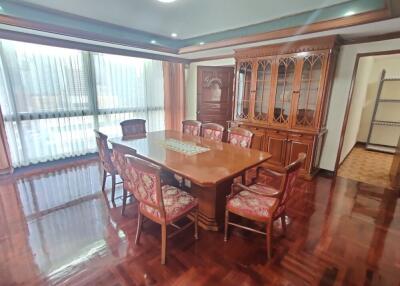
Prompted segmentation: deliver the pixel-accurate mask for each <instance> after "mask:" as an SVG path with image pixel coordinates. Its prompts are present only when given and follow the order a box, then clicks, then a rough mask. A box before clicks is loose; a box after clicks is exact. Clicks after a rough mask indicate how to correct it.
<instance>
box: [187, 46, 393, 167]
mask: <svg viewBox="0 0 400 286" xmlns="http://www.w3.org/2000/svg"><path fill="white" fill-rule="evenodd" d="M389 50H400V39H393V40H387V41H380V42H371V43H363V44H355V45H345V46H342V47H341V49H340V53H339V57H338V63H337V68H336V73H335V77H334V83H333V87H332V95H331V100H330V106H329V112H328V122H327V129H328V133H327V137H326V141H325V145H324V148H323V151H322V157H321V162H320V167H321V168H322V169H326V170H330V171H333V170H334V169H335V163H336V156H337V152H338V149H339V141H340V134H341V130H342V124H343V120H344V115H345V111H346V104H347V99H348V97H349V91H350V85H351V79H352V75H353V69H354V65H355V61H356V57H357V54H358V53H368V52H378V51H389ZM233 64H234V59H233V58H229V59H223V60H215V61H207V62H198V63H192V64H190V67H189V72H188V77H187V82H186V117H187V118H188V119H194V118H196V100H197V99H196V98H197V95H196V94H197V84H196V81H197V66H201V65H203V66H207V65H208V66H218V65H233ZM359 115H360V111H359V110H358V111H357V114H356V115H354V119H356V118H357V116H359ZM353 132H354V130H353ZM353 137H354V134H352V136H351V137H349V138H353ZM352 140H353V139H352ZM352 140H350V141H349V142H352ZM350 145H351V143H350ZM346 146H347V145H346ZM346 148H348V147H346Z"/></svg>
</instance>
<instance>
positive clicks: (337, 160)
mask: <svg viewBox="0 0 400 286" xmlns="http://www.w3.org/2000/svg"><path fill="white" fill-rule="evenodd" d="M393 54H400V50H391V51H382V52H369V53H359V54H357V57H356V62H355V64H354V68H353V75H352V76H351V84H350V91H349V96H348V99H347V103H346V111H345V114H344V120H343V124H342V129H341V133H340V141H339V148H338V152H337V155H336V163H335V173H336V172H337V171H338V168H339V166H340V156H341V154H342V149H343V142H344V136H345V134H346V129H347V123H348V119H349V113H350V108H351V103H352V101H353V95H354V86H355V81H356V76H357V70H358V65H359V63H360V59H361V58H362V57H370V56H383V55H393Z"/></svg>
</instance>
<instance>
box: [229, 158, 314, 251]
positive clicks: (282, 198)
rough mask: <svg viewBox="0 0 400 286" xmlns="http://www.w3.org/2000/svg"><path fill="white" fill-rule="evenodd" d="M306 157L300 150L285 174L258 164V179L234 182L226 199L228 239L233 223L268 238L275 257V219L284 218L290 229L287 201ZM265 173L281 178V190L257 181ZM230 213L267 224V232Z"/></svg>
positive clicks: (269, 248) (269, 247) (284, 223)
mask: <svg viewBox="0 0 400 286" xmlns="http://www.w3.org/2000/svg"><path fill="white" fill-rule="evenodd" d="M305 158H306V154H304V153H300V154H299V157H298V159H297V160H296V161H294V162H293V163H291V164H290V165H288V166H286V167H285V170H284V172H283V173H278V172H274V171H272V170H269V169H266V168H264V167H258V168H257V177H256V178H255V179H254V181H253V184H251V185H249V186H245V185H243V184H239V183H233V184H232V191H231V193H230V194H229V195H228V196H227V198H226V209H225V236H224V240H225V241H228V228H229V225H232V226H236V227H239V228H242V229H245V230H249V231H252V232H256V233H260V234H264V235H266V237H267V256H268V258H271V240H272V231H273V222H274V221H275V220H277V219H281V222H282V228H283V231H284V232H286V219H285V216H286V207H287V202H288V201H289V200H290V198H291V196H292V195H293V191H294V184H295V181H296V179H297V177H298V174H299V171H300V168H301V166H302V164H303V162H304V160H305ZM262 172H263V173H266V174H268V175H272V176H274V177H275V178H277V179H279V178H280V184H279V185H280V186H279V189H276V188H274V187H271V186H268V185H265V184H261V183H257V182H256V181H257V178H258V177H259V176H260V174H261V173H262ZM230 213H233V214H236V215H238V216H241V217H245V218H247V219H250V220H254V221H257V222H261V223H265V224H266V232H263V231H260V230H257V229H253V228H250V227H247V226H244V225H240V224H238V223H234V222H231V221H229V214H230Z"/></svg>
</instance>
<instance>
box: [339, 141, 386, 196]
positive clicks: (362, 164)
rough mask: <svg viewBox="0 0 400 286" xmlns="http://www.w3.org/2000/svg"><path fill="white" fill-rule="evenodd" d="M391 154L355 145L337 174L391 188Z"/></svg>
mask: <svg viewBox="0 0 400 286" xmlns="http://www.w3.org/2000/svg"><path fill="white" fill-rule="evenodd" d="M392 162H393V155H392V154H388V153H383V152H377V151H369V150H366V149H365V148H364V147H361V146H355V147H354V148H353V150H352V151H351V152H350V154H349V156H348V157H347V158H346V160H344V162H343V164H342V165H341V166H340V168H339V170H338V176H340V177H343V178H347V179H352V180H355V181H359V182H363V183H367V184H371V185H374V186H379V187H384V188H391V184H390V177H389V174H390V168H391V166H392Z"/></svg>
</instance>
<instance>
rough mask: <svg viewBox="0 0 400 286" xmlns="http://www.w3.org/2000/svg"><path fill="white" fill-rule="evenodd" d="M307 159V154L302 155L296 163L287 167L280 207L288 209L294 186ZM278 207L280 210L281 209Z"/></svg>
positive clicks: (282, 185)
mask: <svg viewBox="0 0 400 286" xmlns="http://www.w3.org/2000/svg"><path fill="white" fill-rule="evenodd" d="M305 159H306V154H305V153H300V154H299V157H298V158H297V160H296V161H294V162H292V163H291V164H289V165H288V166H286V167H285V177H284V179H283V180H282V182H281V190H282V194H281V198H280V202H279V207H281V208H282V207H284V208H285V207H286V203H287V202H288V201H289V199H290V198H291V197H292V195H293V193H294V192H293V191H294V184H295V182H296V179H297V178H298V176H299V172H300V169H301V166H302V164H303V163H304V160H305ZM279 207H278V208H279Z"/></svg>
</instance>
